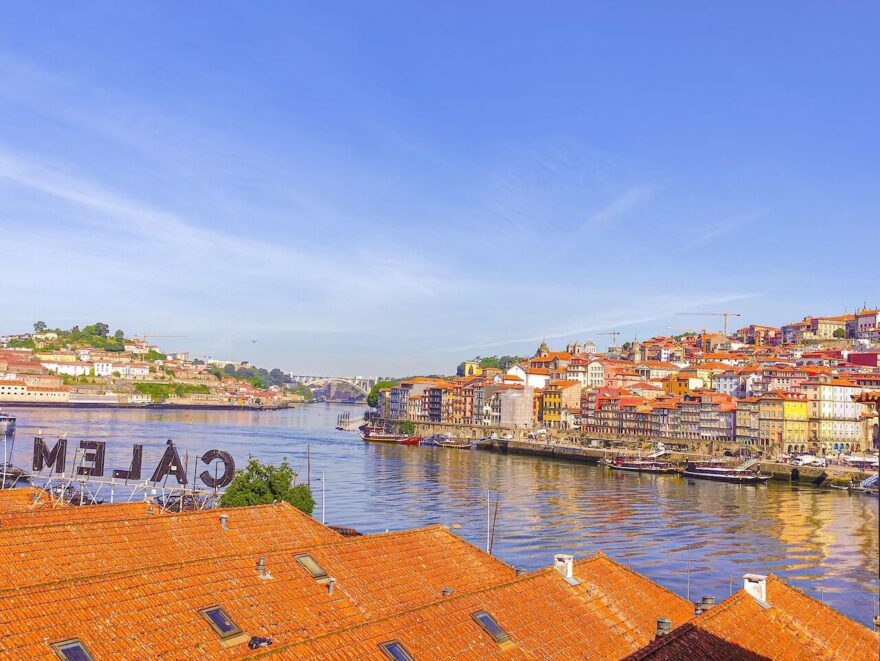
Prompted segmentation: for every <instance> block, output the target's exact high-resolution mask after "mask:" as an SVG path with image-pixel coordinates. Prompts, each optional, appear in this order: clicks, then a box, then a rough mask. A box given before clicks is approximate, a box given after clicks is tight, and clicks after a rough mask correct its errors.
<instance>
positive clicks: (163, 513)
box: [0, 500, 317, 531]
mask: <svg viewBox="0 0 880 661" xmlns="http://www.w3.org/2000/svg"><path fill="white" fill-rule="evenodd" d="M126 502H131V501H126ZM144 502H146V503H148V504H151V505H154V506H155V507H158V508H159V513H158V515H154V517H153V520H158V519H161V518H164V517H166V516H174V517H181V518H183V517H189V516H192V515H195V514H205V513H207V512H230V511H235V510H242V509H247V510H255V509H265V508H268V507H278V505H279V503H280V504H282V506H287V507H289V508H290V509H293V510H296V511H297V512H299V513H300V514H302V515H303V516H308V517H309V518H310V519H311V518H312V517H311V516H309V515H308V514H306V513H305V512H303V511H302V510H299V509H297V508H296V507H294V506H293V505H291V504H290V503H288V502H287V501H284V500H282V501H279V502H278V503H263V504H260V505H248V506H246V507H212V508H210V509H203V510H192V511H189V512H169V511H168V510H165V509H163V508H162V507H161V506H159V505H157V504H156V503H149V501H144ZM110 504H112V505H122V504H123V503H108V505H110ZM84 507H103V504H101V505H85V506H84ZM59 509H61V508H59ZM119 520H127V519H104V520H100V519H98V520H94V521H75V522H72V523H65V522H63V521H59V522H56V523H45V524H43V525H37V526H29V527H28V528H29V530H31V531H36V530H38V529H40V528H54V527H56V526H64V525H78V526H91V525H106V524H108V523H113V522H114V521H119ZM313 520H314V519H313ZM316 523H317V521H316ZM13 529H14V527H13V528H0V530H13Z"/></svg>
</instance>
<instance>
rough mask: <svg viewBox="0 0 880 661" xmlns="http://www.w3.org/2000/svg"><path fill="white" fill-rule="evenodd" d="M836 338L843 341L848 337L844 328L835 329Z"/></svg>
mask: <svg viewBox="0 0 880 661" xmlns="http://www.w3.org/2000/svg"><path fill="white" fill-rule="evenodd" d="M834 337H836V338H837V339H838V340H842V339H843V338H845V337H846V331H845V330H843V329H842V328H835V329H834Z"/></svg>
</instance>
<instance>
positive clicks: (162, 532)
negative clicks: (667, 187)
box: [0, 502, 339, 588]
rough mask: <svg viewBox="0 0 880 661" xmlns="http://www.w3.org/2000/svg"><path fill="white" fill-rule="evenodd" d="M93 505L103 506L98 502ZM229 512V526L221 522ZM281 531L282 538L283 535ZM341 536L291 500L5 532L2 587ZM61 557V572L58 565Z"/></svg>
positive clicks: (0, 551) (0, 543) (0, 539)
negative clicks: (270, 503) (305, 512)
mask: <svg viewBox="0 0 880 661" xmlns="http://www.w3.org/2000/svg"><path fill="white" fill-rule="evenodd" d="M96 507H101V506H100V505H98V506H96ZM221 515H225V516H226V517H227V519H226V527H225V528H224V527H223V525H222V522H221V519H220V516H221ZM282 531H283V533H282ZM338 538H339V536H338V535H337V534H336V533H334V532H333V531H332V530H330V529H329V528H326V527H325V526H323V525H321V524H320V523H318V522H317V521H315V520H314V519H312V517H310V516H308V515H306V514H303V513H302V512H300V511H299V510H297V509H296V508H294V507H293V506H291V505H289V504H288V503H283V502H282V503H279V504H278V505H259V506H255V507H240V508H232V509H228V510H202V511H199V512H184V513H183V514H174V515H169V514H160V513H158V510H157V513H156V514H154V515H151V516H144V517H139V518H136V519H126V520H110V521H87V522H82V523H68V524H53V525H42V526H29V527H24V528H0V586H2V587H4V588H13V587H24V586H27V585H37V584H40V583H49V582H52V581H57V580H61V579H62V578H63V579H71V578H79V577H83V576H94V575H99V574H105V573H111V572H118V571H130V570H133V569H141V568H147V567H153V566H156V565H160V564H163V563H166V562H172V561H175V560H180V559H183V558H205V557H212V556H217V555H223V554H228V553H242V554H253V553H258V554H259V553H261V552H265V551H267V550H269V549H272V548H276V547H278V546H282V545H287V546H289V545H291V544H301V543H320V542H328V541H333V540H335V539H338ZM60 558H64V566H63V570H61V571H60V570H59V567H58V560H59V559H60Z"/></svg>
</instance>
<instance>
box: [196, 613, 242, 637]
mask: <svg viewBox="0 0 880 661" xmlns="http://www.w3.org/2000/svg"><path fill="white" fill-rule="evenodd" d="M199 613H201V615H202V617H204V618H205V619H206V620H207V621H208V624H210V625H211V628H212V629H213V630H214V631H216V632H217V633H218V634H219V636H220V638H223V639H225V638H231V637H232V636H237V635H238V634H240V633H241V629H240V628H239V626H238V625H237V624H236V623H235V622H233V621H232V619H231V618H230V617H229V616H228V615H227V614H226V611H224V610H223V609H222V608H220V606H211V607H210V608H205V609H203V610H200V611H199Z"/></svg>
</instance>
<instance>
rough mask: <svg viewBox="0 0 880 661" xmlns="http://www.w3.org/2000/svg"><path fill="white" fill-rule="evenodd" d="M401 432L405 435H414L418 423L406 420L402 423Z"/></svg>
mask: <svg viewBox="0 0 880 661" xmlns="http://www.w3.org/2000/svg"><path fill="white" fill-rule="evenodd" d="M400 433H401V434H403V435H404V436H413V435H414V434H415V433H416V423H414V422H412V421H411V420H405V421H404V422H401V423H400Z"/></svg>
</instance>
